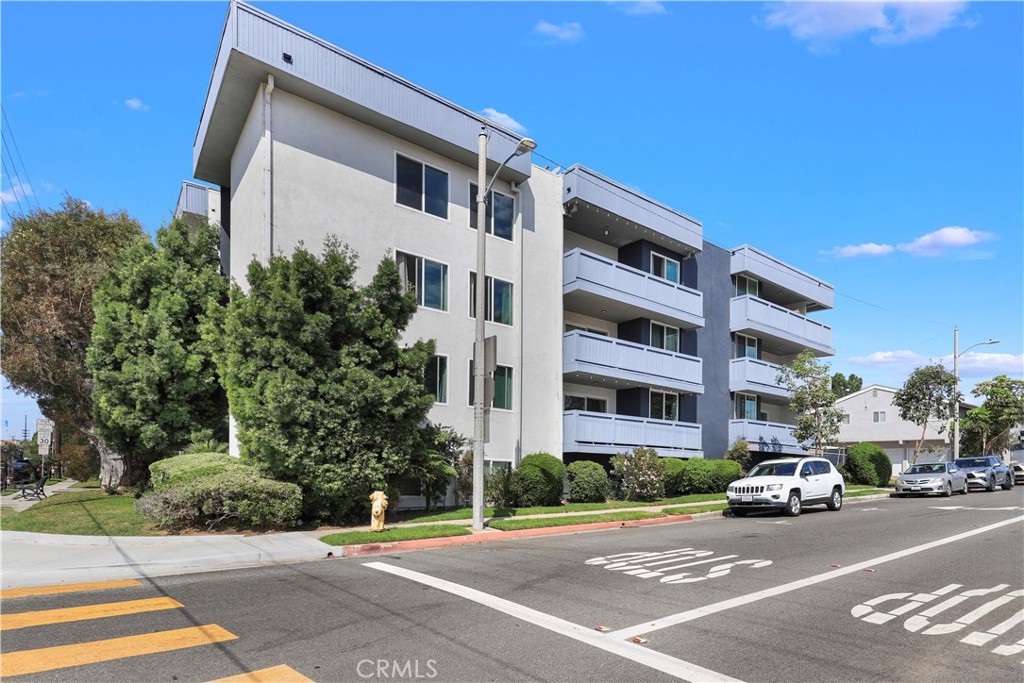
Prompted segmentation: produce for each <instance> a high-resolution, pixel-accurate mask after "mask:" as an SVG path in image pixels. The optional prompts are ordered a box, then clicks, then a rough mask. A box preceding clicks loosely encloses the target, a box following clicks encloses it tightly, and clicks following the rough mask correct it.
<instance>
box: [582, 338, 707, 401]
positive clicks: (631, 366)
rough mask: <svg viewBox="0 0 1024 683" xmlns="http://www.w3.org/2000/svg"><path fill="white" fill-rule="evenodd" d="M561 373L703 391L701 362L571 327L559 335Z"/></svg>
mask: <svg viewBox="0 0 1024 683" xmlns="http://www.w3.org/2000/svg"><path fill="white" fill-rule="evenodd" d="M562 372H564V373H572V372H586V373H592V374H595V375H600V376H602V377H614V378H617V379H622V380H627V381H633V382H637V383H639V384H646V385H650V386H657V387H666V388H669V389H676V390H678V391H688V392H692V393H703V391H704V388H703V385H702V382H703V361H701V359H700V358H696V357H694V356H687V355H685V354H682V353H673V352H671V351H665V350H663V349H657V348H654V347H653V346H644V345H643V344H637V343H634V342H629V341H625V340H622V339H615V338H614V337H605V336H602V335H599V334H593V333H591V332H583V331H581V330H574V331H572V332H566V333H565V334H564V335H563V336H562Z"/></svg>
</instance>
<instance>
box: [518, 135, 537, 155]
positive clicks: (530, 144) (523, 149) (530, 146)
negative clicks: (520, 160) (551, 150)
mask: <svg viewBox="0 0 1024 683" xmlns="http://www.w3.org/2000/svg"><path fill="white" fill-rule="evenodd" d="M535 149H537V143H536V141H535V140H534V139H533V138H523V139H522V140H520V141H519V146H517V147H516V156H517V157H521V156H523V155H524V154H526V153H527V152H532V151H533V150H535Z"/></svg>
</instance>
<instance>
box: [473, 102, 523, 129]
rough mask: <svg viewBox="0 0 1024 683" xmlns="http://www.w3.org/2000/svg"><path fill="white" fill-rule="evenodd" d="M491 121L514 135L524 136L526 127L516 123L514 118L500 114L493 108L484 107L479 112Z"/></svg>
mask: <svg viewBox="0 0 1024 683" xmlns="http://www.w3.org/2000/svg"><path fill="white" fill-rule="evenodd" d="M480 113H481V114H483V115H484V116H486V117H487V118H488V119H490V120H491V121H494V122H495V123H496V124H498V125H499V126H504V127H505V128H508V129H509V130H510V131H512V132H514V133H519V134H520V135H524V134H525V133H526V126H524V125H523V124H521V123H519V122H518V121H516V120H515V119H514V118H512V117H511V116H509V115H508V114H506V113H504V112H500V111H498V110H497V109H495V108H494V107H484V109H483V110H481V112H480Z"/></svg>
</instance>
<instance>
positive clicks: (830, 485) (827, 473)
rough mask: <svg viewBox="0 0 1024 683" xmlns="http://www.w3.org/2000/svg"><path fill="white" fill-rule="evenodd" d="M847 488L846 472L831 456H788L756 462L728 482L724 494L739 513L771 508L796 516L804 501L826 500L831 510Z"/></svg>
mask: <svg viewBox="0 0 1024 683" xmlns="http://www.w3.org/2000/svg"><path fill="white" fill-rule="evenodd" d="M845 492H846V484H845V482H843V475H841V474H839V472H838V471H837V470H836V468H835V467H833V466H832V463H830V462H829V461H828V460H825V459H824V458H786V459H785V460H765V461H764V462H762V463H760V464H758V465H755V466H754V467H753V468H752V469H751V470H750V472H748V473H747V476H746V478H744V479H739V480H737V481H734V482H733V483H731V484H729V488H728V489H726V492H725V496H726V499H727V500H728V501H729V510H731V511H732V514H733V515H735V516H736V517H742V516H743V515H745V514H747V513H748V512H751V511H757V510H771V509H781V510H782V513H783V514H784V515H787V516H789V517H796V516H797V515H799V514H800V510H801V509H802V508H803V506H805V505H820V504H825V505H827V506H828V509H829V510H838V509H839V508H841V507H843V494H844V493H845Z"/></svg>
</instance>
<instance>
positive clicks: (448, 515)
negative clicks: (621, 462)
mask: <svg viewBox="0 0 1024 683" xmlns="http://www.w3.org/2000/svg"><path fill="white" fill-rule="evenodd" d="M724 497H725V494H724V493H701V494H695V495H690V496H676V497H675V498H661V499H659V500H654V501H651V502H649V503H643V502H637V501H626V500H611V501H608V502H607V503H566V504H565V505H552V506H547V507H532V508H484V516H485V517H521V516H523V515H544V514H553V513H559V512H592V511H597V510H618V509H622V508H635V507H648V506H652V505H680V504H682V503H703V502H705V501H708V500H722V499H723V498H724ZM472 518H473V510H472V508H460V509H458V510H445V511H441V512H424V511H422V510H418V511H410V512H404V511H403V512H402V513H401V514H399V515H398V519H399V520H400V521H402V522H451V521H454V520H460V519H472Z"/></svg>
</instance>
